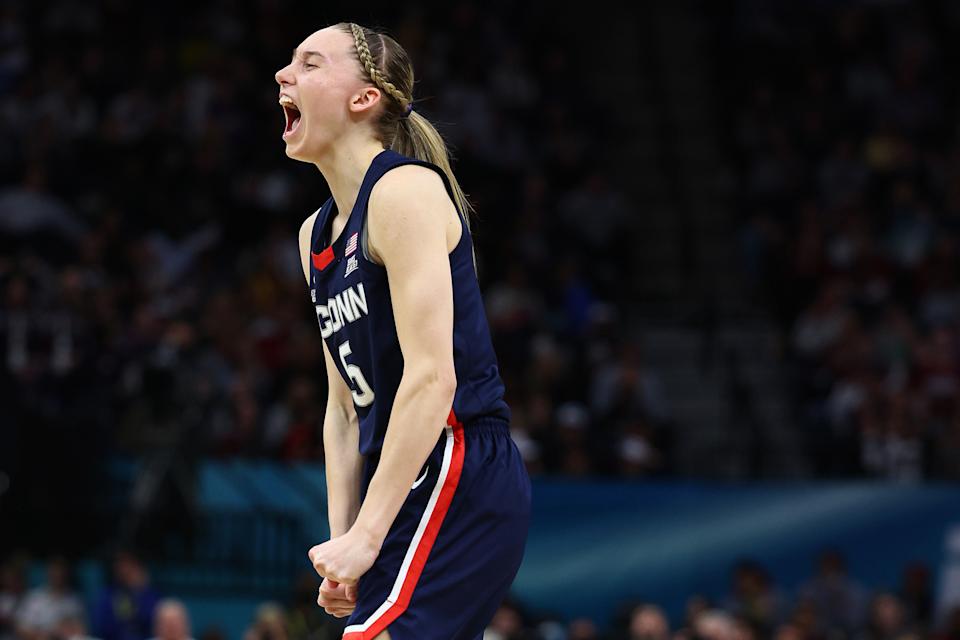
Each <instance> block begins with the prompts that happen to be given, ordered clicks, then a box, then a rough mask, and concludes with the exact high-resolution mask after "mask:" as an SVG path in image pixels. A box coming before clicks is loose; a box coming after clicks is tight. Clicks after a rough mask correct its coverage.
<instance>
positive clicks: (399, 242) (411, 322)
mask: <svg viewBox="0 0 960 640" xmlns="http://www.w3.org/2000/svg"><path fill="white" fill-rule="evenodd" d="M452 211H453V203H452V202H451V200H450V198H449V196H448V195H447V192H446V189H445V188H444V186H443V183H442V181H441V180H440V177H439V176H438V175H437V174H436V173H434V172H433V171H431V170H430V169H426V168H424V167H418V166H416V165H407V166H403V167H398V168H396V169H393V170H392V171H390V172H389V173H387V174H386V175H385V176H383V178H381V179H380V181H379V182H378V183H377V186H376V187H375V188H374V190H373V193H372V194H371V197H370V202H369V208H368V214H367V215H368V218H367V228H368V231H369V242H370V250H371V254H373V255H375V256H376V257H378V258H379V259H380V260H381V261H382V262H383V264H384V266H385V267H386V269H387V278H388V281H389V284H390V296H391V298H392V300H393V314H394V320H395V322H396V327H397V338H398V340H399V343H400V350H401V352H402V353H403V375H402V377H401V378H400V385H399V387H398V388H397V395H396V398H395V400H394V403H393V409H392V411H391V413H390V420H389V423H388V426H387V432H386V435H385V437H384V441H383V451H382V452H381V455H380V461H379V464H378V465H377V470H376V472H375V473H374V475H373V478H372V479H371V480H370V486H369V487H368V489H367V494H366V498H365V499H364V501H363V504H362V505H361V507H360V513H359V515H358V516H357V520H356V522H355V523H354V525H353V527H351V529H350V530H349V531H348V532H347V533H346V534H344V535H343V536H340V537H339V538H335V539H333V540H330V541H329V542H325V543H324V544H321V545H317V546H316V547H313V549H311V550H310V559H311V561H312V562H313V565H314V567H315V568H316V570H317V572H318V573H320V574H321V575H323V576H325V577H328V578H330V579H331V580H335V581H337V582H342V583H345V584H354V583H356V581H357V580H358V579H359V578H360V576H361V575H363V574H364V573H365V572H366V571H367V570H368V569H369V568H370V567H371V566H372V565H373V562H374V561H375V560H376V557H377V554H378V553H379V551H380V547H381V546H382V544H383V541H384V539H385V538H386V535H387V532H388V531H389V529H390V527H391V525H392V524H393V521H394V519H395V518H396V517H397V513H399V511H400V507H401V506H402V505H403V502H404V500H406V498H407V495H408V494H409V492H410V486H411V485H412V484H413V482H414V481H415V480H416V478H417V474H418V473H419V472H420V469H421V468H422V467H423V463H424V462H425V461H426V459H427V456H429V455H430V452H431V451H432V450H433V448H434V446H435V445H436V444H437V441H438V439H439V438H440V434H441V432H442V431H443V428H444V426H445V425H446V419H447V415H448V414H449V413H450V408H451V406H452V405H453V397H454V392H455V390H456V386H457V381H456V374H455V370H454V364H453V282H452V278H451V274H450V263H449V257H448V253H447V241H446V229H447V225H448V224H449V222H450V220H451V217H450V214H451V212H452Z"/></svg>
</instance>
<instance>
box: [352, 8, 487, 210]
mask: <svg viewBox="0 0 960 640" xmlns="http://www.w3.org/2000/svg"><path fill="white" fill-rule="evenodd" d="M336 26H337V27H338V28H340V29H342V30H344V31H346V32H347V33H349V34H350V35H352V36H353V41H354V46H355V48H356V51H357V58H358V59H359V61H360V67H361V68H362V69H363V73H364V75H365V76H366V78H367V79H368V80H370V81H371V82H372V83H373V84H375V85H376V86H377V87H378V88H379V89H380V90H381V91H383V92H384V93H385V94H387V95H388V96H389V97H390V99H389V100H385V101H384V109H383V114H382V115H381V116H380V120H379V121H378V122H377V123H376V127H377V133H378V134H379V136H380V138H381V139H382V140H383V142H384V144H386V146H387V147H389V148H390V149H393V150H394V151H396V152H397V153H400V154H403V155H405V156H409V157H411V158H416V159H417V160H423V161H425V162H429V163H431V164H435V165H437V166H438V167H439V168H440V169H441V170H443V173H444V174H446V176H447V181H448V182H449V183H450V189H451V191H452V192H453V200H454V203H455V204H456V205H457V208H458V209H459V210H460V212H461V213H463V218H464V220H465V221H466V223H467V228H469V227H470V214H471V213H472V212H473V206H472V205H471V204H470V201H469V200H468V199H467V195H466V194H465V193H464V192H463V189H462V188H461V187H460V183H459V182H457V178H456V176H454V175H453V169H452V168H451V166H450V152H449V149H448V148H447V144H446V143H445V142H444V141H443V138H442V137H441V136H440V133H439V132H438V131H437V130H436V128H435V127H434V126H433V125H432V124H431V123H430V121H429V120H427V119H426V118H424V117H423V116H422V115H420V114H419V113H417V112H416V111H413V110H412V108H413V65H412V64H411V62H410V58H409V56H408V55H407V52H406V51H405V50H404V49H403V47H401V46H400V45H399V44H398V43H397V41H396V40H394V39H393V38H391V37H390V36H388V35H385V34H383V33H378V32H376V31H373V30H372V29H368V28H367V27H362V26H360V25H358V24H354V23H353V22H342V23H340V24H338V25H336Z"/></svg>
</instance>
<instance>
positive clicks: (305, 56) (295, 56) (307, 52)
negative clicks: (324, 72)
mask: <svg viewBox="0 0 960 640" xmlns="http://www.w3.org/2000/svg"><path fill="white" fill-rule="evenodd" d="M310 56H320V57H321V58H324V59H326V56H324V55H323V54H322V53H320V52H319V51H304V52H303V57H304V58H307V57H310ZM296 58H297V48H296V47H294V48H293V55H292V56H291V58H290V59H291V60H296Z"/></svg>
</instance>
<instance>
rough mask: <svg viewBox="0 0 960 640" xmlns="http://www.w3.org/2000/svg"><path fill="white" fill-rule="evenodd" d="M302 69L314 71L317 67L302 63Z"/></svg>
mask: <svg viewBox="0 0 960 640" xmlns="http://www.w3.org/2000/svg"><path fill="white" fill-rule="evenodd" d="M303 68H304V69H316V68H317V65H315V64H310V63H309V62H304V63H303Z"/></svg>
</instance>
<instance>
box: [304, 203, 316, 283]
mask: <svg viewBox="0 0 960 640" xmlns="http://www.w3.org/2000/svg"><path fill="white" fill-rule="evenodd" d="M319 213H320V210H319V209H317V210H316V211H314V212H313V213H311V214H310V215H309V216H307V219H306V220H304V221H303V224H301V225H300V262H301V265H302V266H303V277H304V278H306V279H307V284H308V285H309V284H310V240H311V239H312V236H313V223H314V222H315V221H316V219H317V215H318V214H319Z"/></svg>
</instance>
